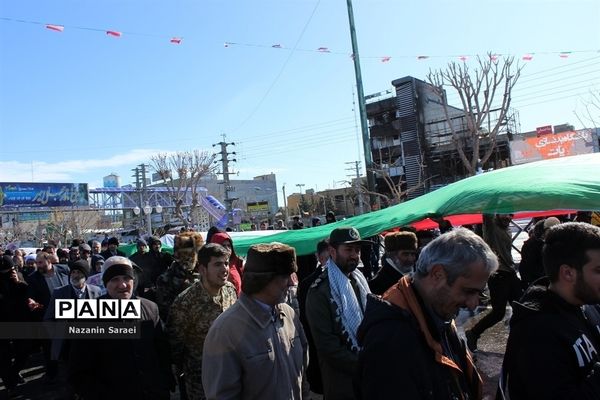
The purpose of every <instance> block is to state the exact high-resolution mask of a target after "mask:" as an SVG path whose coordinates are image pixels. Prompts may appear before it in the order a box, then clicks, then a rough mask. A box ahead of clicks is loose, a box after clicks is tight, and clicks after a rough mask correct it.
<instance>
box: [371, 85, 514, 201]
mask: <svg viewBox="0 0 600 400" xmlns="http://www.w3.org/2000/svg"><path fill="white" fill-rule="evenodd" d="M392 85H393V86H394V89H393V90H391V91H387V92H385V93H379V94H377V95H373V96H367V98H366V101H367V104H366V108H367V117H368V119H369V131H370V137H371V152H372V158H373V162H374V164H375V166H376V169H378V170H379V173H378V175H379V176H378V177H377V191H378V192H380V193H389V194H390V195H392V193H391V191H390V190H389V187H388V184H387V183H386V182H385V180H384V179H383V178H382V177H381V175H382V174H387V175H388V176H389V178H390V179H391V180H392V181H393V182H394V183H395V184H396V185H400V186H401V187H402V190H403V191H404V192H405V193H406V194H405V197H404V198H406V199H412V198H415V197H418V196H420V195H422V194H424V193H427V192H429V191H432V190H435V189H437V188H439V187H441V186H444V185H447V184H449V183H452V182H455V181H457V180H460V179H463V178H465V177H466V176H468V172H467V170H466V168H465V167H464V166H463V165H462V162H461V160H460V157H459V155H458V151H457V150H456V147H455V145H454V143H453V141H452V134H451V130H450V128H449V127H448V123H447V122H446V117H445V113H444V108H443V104H444V103H443V99H442V98H441V97H440V96H439V95H438V94H437V92H436V90H434V89H435V88H434V87H433V86H432V85H431V84H429V83H427V82H424V81H421V80H419V79H416V78H413V77H411V76H407V77H404V78H401V79H397V80H394V81H393V82H392ZM448 114H449V116H450V119H451V121H452V122H451V123H452V125H453V127H454V128H455V130H456V132H457V136H458V137H459V138H464V137H465V135H466V131H467V130H466V120H465V118H464V116H463V115H464V112H463V110H462V109H459V108H456V107H452V106H448ZM492 119H493V115H492ZM517 131H518V126H517V122H516V116H515V114H514V113H509V117H507V119H506V121H504V122H503V123H502V128H501V130H500V132H499V133H498V136H497V138H496V144H495V146H496V147H495V150H494V153H493V155H492V157H490V159H489V160H488V162H487V163H486V165H484V166H483V168H484V169H490V168H493V169H496V168H501V167H504V166H508V165H510V164H511V161H510V149H509V141H510V140H511V139H512V135H513V134H514V133H516V132H517ZM465 142H466V141H465ZM490 145H491V141H490V140H489V139H486V138H482V140H481V147H480V148H481V154H483V153H484V152H485V150H486V149H487V148H488V147H489V146H490ZM465 153H466V154H467V157H470V155H471V154H472V148H469V145H468V144H466V145H465Z"/></svg>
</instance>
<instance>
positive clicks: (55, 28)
mask: <svg viewBox="0 0 600 400" xmlns="http://www.w3.org/2000/svg"><path fill="white" fill-rule="evenodd" d="M46 29H50V30H51V31H56V32H62V31H64V30H65V27H64V26H62V25H52V24H48V25H46Z"/></svg>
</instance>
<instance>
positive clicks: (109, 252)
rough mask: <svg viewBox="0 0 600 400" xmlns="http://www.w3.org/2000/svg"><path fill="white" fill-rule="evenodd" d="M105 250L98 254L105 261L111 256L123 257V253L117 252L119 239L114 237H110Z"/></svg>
mask: <svg viewBox="0 0 600 400" xmlns="http://www.w3.org/2000/svg"><path fill="white" fill-rule="evenodd" d="M107 246H108V247H107V249H106V250H104V251H103V252H101V253H100V255H101V256H102V257H104V259H105V260H107V259H109V258H110V257H112V256H121V257H125V253H123V252H122V251H121V250H119V239H117V238H116V237H114V236H113V237H111V238H110V239H108V241H107Z"/></svg>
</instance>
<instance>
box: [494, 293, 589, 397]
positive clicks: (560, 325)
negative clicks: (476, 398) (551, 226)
mask: <svg viewBox="0 0 600 400" xmlns="http://www.w3.org/2000/svg"><path fill="white" fill-rule="evenodd" d="M598 352H600V333H599V332H598V331H596V330H595V329H594V328H593V327H592V325H591V324H590V323H589V321H588V320H587V319H586V317H585V316H584V314H583V311H582V309H581V307H577V306H573V305H571V304H569V303H567V302H566V301H564V300H563V299H562V298H561V297H559V296H558V295H557V294H555V293H554V292H552V291H550V290H548V289H547V288H546V287H542V286H531V287H530V288H529V289H528V290H527V292H526V293H525V295H524V296H523V298H522V299H521V301H519V302H514V303H513V316H512V319H511V323H510V334H509V336H508V343H507V346H506V353H505V355H504V363H503V367H502V369H503V373H502V378H501V381H500V393H499V394H500V395H499V396H498V398H499V399H502V398H503V397H502V395H504V398H507V399H508V398H509V397H507V396H506V395H507V394H508V395H510V399H511V400H521V399H523V400H525V399H527V400H535V399H540V400H542V399H544V400H552V399H577V400H584V399H590V400H591V399H600V357H599V356H598Z"/></svg>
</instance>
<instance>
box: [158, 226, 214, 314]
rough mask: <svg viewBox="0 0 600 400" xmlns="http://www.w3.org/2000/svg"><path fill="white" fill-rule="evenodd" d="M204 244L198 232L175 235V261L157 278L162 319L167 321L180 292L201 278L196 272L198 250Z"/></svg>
mask: <svg viewBox="0 0 600 400" xmlns="http://www.w3.org/2000/svg"><path fill="white" fill-rule="evenodd" d="M203 244H204V240H203V239H202V236H201V235H200V234H199V233H198V232H183V233H181V234H179V235H177V236H175V248H174V257H175V261H174V262H173V263H172V264H171V266H170V267H169V269H167V270H166V271H165V272H164V273H163V274H162V275H160V276H159V277H158V279H157V280H156V304H158V310H159V312H160V319H162V320H163V321H166V320H167V318H168V316H169V309H170V308H171V305H172V304H173V301H175V298H176V297H177V296H178V295H179V293H181V292H183V291H184V290H185V289H187V288H189V287H190V286H192V284H193V283H194V282H196V281H197V280H198V279H199V278H198V275H197V274H195V272H196V262H197V261H198V250H200V247H202V245H203Z"/></svg>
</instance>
